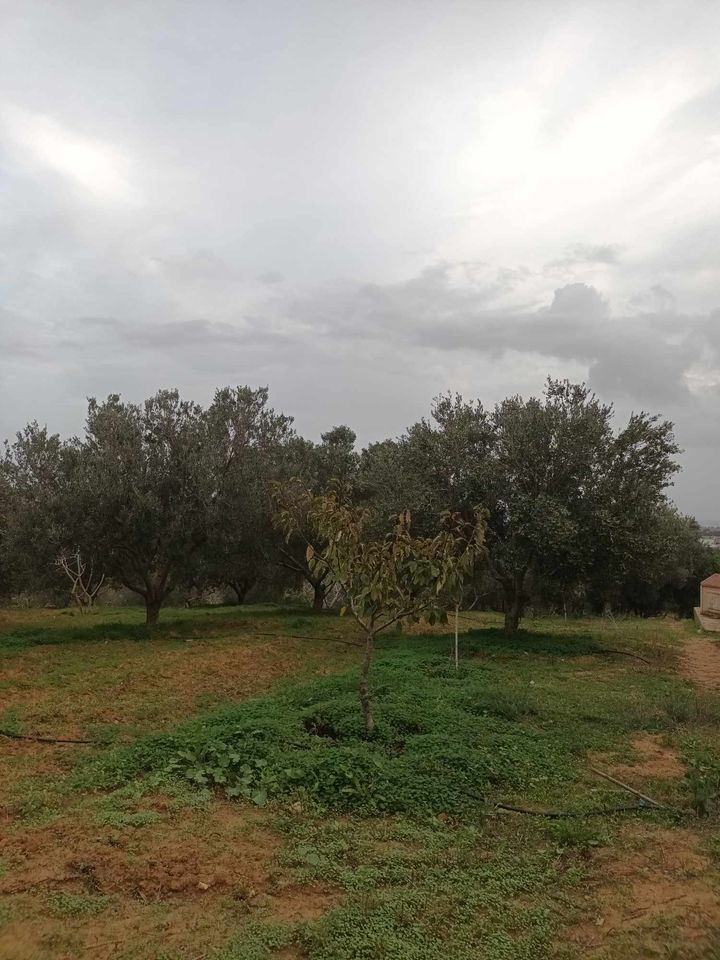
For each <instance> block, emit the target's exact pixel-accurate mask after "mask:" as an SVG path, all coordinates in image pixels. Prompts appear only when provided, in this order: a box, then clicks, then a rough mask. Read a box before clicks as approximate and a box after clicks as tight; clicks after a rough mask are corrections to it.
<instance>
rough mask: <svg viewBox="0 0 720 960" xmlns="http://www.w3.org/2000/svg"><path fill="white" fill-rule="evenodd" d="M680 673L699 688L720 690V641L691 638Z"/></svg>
mask: <svg viewBox="0 0 720 960" xmlns="http://www.w3.org/2000/svg"><path fill="white" fill-rule="evenodd" d="M680 673H681V674H682V676H684V677H686V678H687V679H688V680H691V681H692V682H693V683H696V684H697V685H698V686H699V687H709V688H710V689H713V690H717V689H718V688H720V641H717V640H708V638H707V637H699V636H698V637H690V638H689V639H688V640H687V641H686V643H685V649H684V652H683V656H682V658H681V660H680Z"/></svg>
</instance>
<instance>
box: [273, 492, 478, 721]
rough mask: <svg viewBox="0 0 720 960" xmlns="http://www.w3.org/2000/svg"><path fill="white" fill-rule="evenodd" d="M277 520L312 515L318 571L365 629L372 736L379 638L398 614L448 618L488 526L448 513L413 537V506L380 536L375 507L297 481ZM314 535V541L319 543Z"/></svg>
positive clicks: (362, 690) (313, 564) (362, 691)
mask: <svg viewBox="0 0 720 960" xmlns="http://www.w3.org/2000/svg"><path fill="white" fill-rule="evenodd" d="M276 498H277V501H278V506H279V510H278V520H279V523H280V525H281V527H282V528H283V529H284V530H285V532H286V534H287V535H288V536H292V535H294V534H297V533H298V531H299V529H300V526H299V524H300V523H301V522H302V523H305V522H307V521H308V520H309V522H310V525H311V528H312V534H313V536H312V539H311V540H310V542H308V544H307V547H306V557H307V563H308V565H309V567H310V569H311V570H312V571H313V572H317V574H318V575H321V576H322V578H323V579H324V580H325V581H327V582H329V583H332V584H334V585H337V586H338V587H339V589H340V590H341V592H342V595H343V597H344V600H345V606H344V607H343V609H342V611H341V612H346V611H347V612H349V613H350V614H351V615H352V616H353V617H354V618H355V620H356V621H357V623H358V624H359V625H360V626H361V627H362V629H363V632H364V634H365V658H364V661H363V668H362V671H361V675H360V682H359V686H358V694H359V698H360V705H361V708H362V713H363V718H364V721H365V727H366V730H367V732H368V734H371V733H372V731H373V728H374V719H373V714H372V706H371V700H370V693H369V689H368V673H369V669H370V663H371V660H372V655H373V645H374V640H375V637H376V636H377V635H378V634H379V633H380V632H381V631H383V630H386V629H387V628H388V627H389V626H391V625H392V624H394V623H397V622H398V621H400V620H409V621H417V620H419V619H420V618H421V617H423V618H425V619H427V620H428V621H430V622H431V623H433V622H435V621H437V620H440V619H445V610H446V603H447V596H448V593H450V594H452V595H453V596H455V595H457V593H458V592H459V590H460V589H461V586H462V582H463V580H464V579H465V578H466V577H468V576H470V575H471V574H472V572H473V568H474V565H475V561H476V559H477V558H478V556H479V554H480V551H481V548H482V542H483V533H484V524H483V522H482V520H481V519H479V518H477V517H476V518H475V519H474V522H472V523H468V522H467V521H465V520H463V518H462V517H460V516H459V515H458V514H452V513H449V512H447V511H446V512H445V513H444V514H443V515H442V517H441V524H440V529H439V531H438V532H437V533H436V534H435V536H433V537H414V536H413V535H412V533H411V530H410V512H409V510H404V511H403V512H402V513H400V514H399V515H398V517H397V518H396V520H395V523H394V525H393V528H392V530H391V532H390V533H389V534H387V535H386V536H385V537H383V538H382V539H374V538H373V537H372V536H371V535H370V530H371V528H372V524H371V511H369V510H368V509H367V508H364V507H358V506H354V505H352V504H350V503H348V502H347V501H345V500H343V499H342V498H341V497H340V496H338V494H337V492H335V491H329V492H327V493H323V494H320V495H313V494H312V493H310V492H309V491H307V490H305V489H303V487H302V486H301V484H300V483H299V482H297V481H296V482H293V483H290V484H288V485H287V486H286V487H284V488H278V489H277V491H276ZM313 541H314V542H313Z"/></svg>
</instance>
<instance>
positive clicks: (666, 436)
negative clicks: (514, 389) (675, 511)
mask: <svg viewBox="0 0 720 960" xmlns="http://www.w3.org/2000/svg"><path fill="white" fill-rule="evenodd" d="M677 452H678V448H677V446H676V444H675V442H674V439H673V433H672V424H670V423H668V422H666V421H663V420H661V419H659V418H658V417H655V416H650V415H648V414H646V413H639V414H633V415H632V416H631V417H630V419H629V421H628V423H627V424H626V426H624V427H623V428H621V429H620V430H619V431H617V432H615V430H614V412H613V408H612V406H609V405H606V404H603V403H601V402H600V400H599V399H598V398H597V397H596V396H595V395H594V394H593V393H592V392H591V391H590V390H588V388H587V387H585V386H584V385H582V384H571V383H568V382H560V381H553V380H549V381H548V383H547V387H546V390H545V395H544V396H543V397H540V398H536V397H531V398H529V399H524V398H522V397H519V396H515V397H510V398H508V399H506V400H504V401H502V402H501V403H499V404H497V405H496V406H495V407H494V409H492V410H486V409H485V408H484V407H483V406H482V404H481V403H480V402H479V401H474V402H468V401H465V400H463V398H462V397H461V396H454V397H453V396H444V397H440V398H439V399H438V400H436V401H435V404H434V406H433V408H432V420H430V421H428V420H422V421H420V422H419V423H417V424H415V425H414V426H413V427H411V428H410V429H409V430H408V431H407V433H406V434H405V435H404V436H402V437H400V438H399V439H398V440H396V441H385V442H384V443H382V444H375V445H373V446H371V447H369V448H368V449H367V450H366V451H364V453H363V459H362V464H361V469H360V483H361V486H362V487H363V488H364V489H365V490H366V491H367V495H368V496H369V497H370V499H371V501H372V502H374V503H376V504H377V505H378V507H379V512H380V513H381V514H386V515H387V514H389V513H392V512H393V511H395V510H396V509H398V508H399V507H400V506H401V505H402V503H403V502H404V498H405V497H406V496H408V491H412V496H413V502H414V503H417V504H418V505H419V506H420V507H421V511H422V514H421V516H420V517H419V520H420V523H421V529H427V528H428V526H429V524H430V523H431V518H432V516H433V515H434V514H436V513H437V512H438V511H439V510H442V509H449V510H453V511H459V512H461V513H462V514H463V515H465V516H470V514H471V512H472V509H473V507H474V505H475V504H481V505H482V506H483V507H484V508H485V509H486V511H487V533H486V544H487V550H488V553H487V568H488V570H489V572H490V574H491V575H492V577H493V578H494V580H495V581H496V583H497V584H498V585H499V586H500V588H501V590H502V594H503V598H504V610H505V628H506V630H508V631H509V632H513V631H515V630H517V628H518V626H519V623H520V619H521V617H522V614H523V610H524V606H525V602H526V592H527V584H528V578H529V576H530V574H531V573H533V572H534V573H537V574H542V575H543V576H545V577H548V578H558V579H562V580H563V582H566V583H579V582H587V581H589V580H590V579H591V578H592V577H594V576H596V574H597V571H598V570H600V569H602V570H604V571H605V574H606V576H605V580H606V581H609V579H610V578H611V571H612V570H615V571H616V573H617V574H618V575H619V576H621V575H622V570H623V569H624V567H627V566H629V565H630V563H631V558H632V557H633V556H635V555H636V554H637V551H638V547H639V545H640V544H641V543H642V542H647V541H648V540H652V539H653V523H654V518H656V517H658V515H659V513H660V511H661V510H662V508H663V505H664V504H665V503H666V497H665V493H664V491H665V489H666V487H667V486H668V485H669V483H670V481H671V478H672V476H673V474H674V472H675V471H676V470H677V469H678V467H677V464H676V462H675V460H674V456H675V454H676V453H677ZM417 513H418V510H416V515H417Z"/></svg>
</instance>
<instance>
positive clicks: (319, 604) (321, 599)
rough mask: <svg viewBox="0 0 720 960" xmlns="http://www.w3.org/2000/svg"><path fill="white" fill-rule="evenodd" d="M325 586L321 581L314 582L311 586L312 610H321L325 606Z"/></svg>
mask: <svg viewBox="0 0 720 960" xmlns="http://www.w3.org/2000/svg"><path fill="white" fill-rule="evenodd" d="M325 593H326V591H325V586H324V585H323V584H322V583H316V584H315V585H314V587H313V605H312V608H313V610H322V609H323V607H324V606H325Z"/></svg>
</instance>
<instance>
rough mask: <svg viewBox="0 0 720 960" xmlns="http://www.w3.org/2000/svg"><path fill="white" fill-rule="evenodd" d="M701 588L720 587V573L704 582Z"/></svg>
mask: <svg viewBox="0 0 720 960" xmlns="http://www.w3.org/2000/svg"><path fill="white" fill-rule="evenodd" d="M700 586H701V587H720V573H713V574H712V575H711V576H709V577H708V578H707V580H703V582H702V583H701V584H700Z"/></svg>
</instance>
